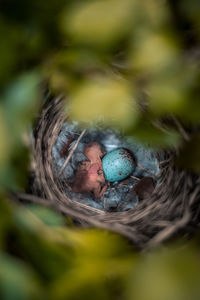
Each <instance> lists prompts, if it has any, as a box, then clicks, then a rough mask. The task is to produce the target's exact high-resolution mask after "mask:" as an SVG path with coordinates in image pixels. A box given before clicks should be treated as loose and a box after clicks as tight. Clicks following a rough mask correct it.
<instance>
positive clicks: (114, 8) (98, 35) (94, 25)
mask: <svg viewBox="0 0 200 300" xmlns="http://www.w3.org/2000/svg"><path fill="white" fill-rule="evenodd" d="M133 4H134V1H132V0H124V1H123V2H122V1H120V0H114V1H113V0H107V1H89V2H85V3H81V4H77V3H76V6H75V7H74V8H73V10H71V11H67V13H65V14H64V16H63V19H62V23H61V24H62V25H61V26H62V29H63V31H64V32H66V33H67V34H68V33H69V34H70V36H71V38H72V39H73V40H75V41H78V42H81V43H83V44H89V45H97V46H98V47H101V46H103V47H107V46H110V45H112V44H113V43H114V42H116V41H118V40H119V39H120V38H121V37H122V36H123V35H124V34H126V33H127V32H128V31H130V29H131V25H132V14H133V12H134V9H133Z"/></svg>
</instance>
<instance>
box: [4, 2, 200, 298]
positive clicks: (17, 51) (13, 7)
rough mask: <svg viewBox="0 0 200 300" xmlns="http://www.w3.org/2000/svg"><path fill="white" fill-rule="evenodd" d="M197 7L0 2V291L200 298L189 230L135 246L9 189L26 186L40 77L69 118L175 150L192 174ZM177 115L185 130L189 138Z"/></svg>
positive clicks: (198, 139) (196, 159)
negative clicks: (22, 200)
mask: <svg viewBox="0 0 200 300" xmlns="http://www.w3.org/2000/svg"><path fill="white" fill-rule="evenodd" d="M199 14H200V2H199V0H191V1H187V0H178V1H172V0H168V1H164V0H148V1H139V0H124V1H120V0H98V1H88V0H87V1H80V0H79V1H78V0H76V1H75V0H73V1H72V0H59V1H56V0H49V1H40V0H34V1H33V0H1V2H0V37H1V43H0V198H1V201H0V298H1V299H5V300H10V299H19V300H23V299H54V300H55V299H94V298H95V299H127V300H129V299H130V300H132V299H136V300H140V299H141V300H145V299H148V300H151V299H152V300H157V299H158V300H162V299H164V300H173V299H174V300H179V299H180V300H185V299H190V300H191V299H192V300H195V299H199V298H200V286H199V283H198V278H199V275H200V271H199V270H200V266H199V264H200V259H199V258H200V257H199V237H198V234H197V237H196V238H195V239H194V240H192V241H187V242H186V241H184V239H182V240H179V241H174V242H173V243H170V244H168V245H165V247H164V246H162V247H161V248H159V249H154V250H151V251H148V252H144V253H138V252H136V251H134V250H133V249H132V248H131V246H130V245H129V243H128V241H126V240H125V239H123V238H121V237H119V236H117V235H115V234H112V233H109V232H106V231H100V230H89V229H88V230H86V229H84V230H83V229H82V230H81V229H76V228H74V227H73V225H72V222H71V221H70V219H68V218H66V217H63V216H60V215H58V214H57V213H55V212H53V211H51V210H50V209H47V208H44V207H40V206H36V205H33V204H32V205H29V206H25V207H24V206H21V205H19V204H16V203H13V201H12V200H11V199H10V197H9V193H8V191H9V192H10V191H24V189H25V187H26V186H27V179H28V166H29V158H30V152H29V146H30V145H29V143H30V140H29V136H30V132H31V128H32V125H33V123H34V122H35V119H36V118H37V116H38V114H39V111H40V108H41V106H42V103H43V102H44V98H45V92H44V91H45V87H46V86H47V84H48V87H49V91H50V92H51V93H52V94H55V95H57V94H62V95H63V97H64V98H65V99H66V100H65V101H66V108H67V109H70V116H71V118H72V119H76V120H78V121H79V122H83V124H84V125H85V126H88V125H89V126H91V125H92V124H94V123H101V124H102V123H103V124H105V125H106V126H107V125H109V126H115V127H117V128H119V129H121V130H122V131H123V133H124V134H128V135H133V136H134V137H135V138H137V139H138V140H140V141H143V142H148V143H150V144H151V145H152V146H153V147H155V148H159V149H160V148H161V149H173V148H175V147H176V148H178V149H179V153H180V155H179V157H178V159H177V161H176V163H177V165H178V166H179V167H184V168H189V169H192V170H194V171H196V172H199V170H200V135H199V133H198V130H197V129H198V126H199V119H200V100H199V95H200V93H199V90H200V86H199V80H200V18H199ZM174 117H175V118H176V120H178V121H179V122H180V123H182V124H183V126H185V127H186V128H193V130H194V133H195V134H194V135H193V137H192V138H191V139H190V140H188V141H187V143H186V142H185V140H184V139H183V136H182V135H181V134H180V131H179V130H177V127H176V126H175V123H174V122H171V120H172V119H173V118H174ZM165 120H168V121H167V122H164V121H165ZM160 122H164V123H162V124H165V125H164V127H163V126H160ZM178 124H179V123H178ZM183 245H184V246H183Z"/></svg>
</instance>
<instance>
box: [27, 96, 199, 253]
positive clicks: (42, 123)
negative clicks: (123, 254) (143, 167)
mask: <svg viewBox="0 0 200 300" xmlns="http://www.w3.org/2000/svg"><path fill="white" fill-rule="evenodd" d="M65 122H66V120H65V116H64V115H63V113H62V99H61V98H53V99H49V101H48V102H47V103H46V105H45V107H44V109H43V111H42V113H41V116H40V120H39V122H38V124H37V127H36V128H35V131H34V136H35V145H34V164H33V182H32V184H31V193H33V194H34V195H37V196H39V197H40V198H37V199H38V201H39V199H40V200H41V198H45V199H46V200H45V201H43V200H41V202H42V203H43V202H46V203H48V204H49V205H52V206H54V207H56V208H57V209H58V210H59V211H61V212H62V213H64V214H66V215H69V216H71V217H73V218H74V220H75V221H76V223H77V224H79V225H80V226H83V227H85V226H86V227H88V226H95V227H99V228H104V229H108V230H111V231H114V232H118V233H120V234H122V235H124V236H126V237H127V238H129V239H130V240H131V241H132V242H133V244H134V245H135V246H137V247H139V248H144V247H147V246H148V247H150V246H155V245H158V244H160V243H162V242H163V241H165V240H167V239H169V238H171V237H172V236H174V235H176V234H177V233H179V232H181V234H182V235H185V236H188V235H190V234H191V233H193V232H195V231H196V229H197V228H198V227H199V225H200V222H199V220H200V218H199V217H200V206H199V202H200V176H198V175H196V174H194V173H192V172H188V171H185V170H178V169H176V168H175V167H174V166H173V156H174V154H171V153H167V152H163V153H162V155H159V154H158V157H157V158H158V162H159V170H160V172H159V178H158V181H159V183H158V184H157V186H156V188H155V191H154V193H153V194H152V196H151V197H150V198H148V199H145V200H143V201H140V202H139V203H138V204H137V205H136V206H135V207H134V208H132V209H129V210H128V211H122V212H121V211H120V212H112V213H110V212H107V211H103V210H100V209H96V208H95V207H92V206H88V205H85V204H83V203H80V202H78V201H74V200H72V199H70V198H69V197H68V196H67V194H66V191H65V190H64V189H63V182H62V180H61V179H60V178H58V176H56V174H55V170H54V159H53V156H52V149H53V146H54V145H55V142H56V139H57V137H58V135H59V132H60V131H61V128H62V126H63V124H64V123H65Z"/></svg>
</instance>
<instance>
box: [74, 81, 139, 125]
mask: <svg viewBox="0 0 200 300" xmlns="http://www.w3.org/2000/svg"><path fill="white" fill-rule="evenodd" d="M138 116H139V112H138V109H137V104H136V101H135V99H134V98H133V95H132V90H131V88H130V86H129V84H128V82H126V81H125V80H121V79H117V80H116V79H112V78H106V77H104V78H99V79H96V80H90V81H89V80H88V81H85V82H84V83H83V84H82V85H80V86H79V88H78V89H77V90H76V91H75V92H74V93H73V94H72V95H71V117H72V118H73V119H75V120H79V121H82V122H86V123H89V122H94V123H95V122H102V123H105V124H106V125H111V126H112V125H115V126H118V127H121V128H127V127H129V126H131V125H132V126H133V125H134V124H135V123H136V122H137V120H138Z"/></svg>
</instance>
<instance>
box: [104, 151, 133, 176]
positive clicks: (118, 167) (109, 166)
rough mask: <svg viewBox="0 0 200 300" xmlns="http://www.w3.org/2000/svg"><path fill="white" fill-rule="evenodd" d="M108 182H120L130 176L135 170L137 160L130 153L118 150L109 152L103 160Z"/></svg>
mask: <svg viewBox="0 0 200 300" xmlns="http://www.w3.org/2000/svg"><path fill="white" fill-rule="evenodd" d="M102 167H103V171H104V175H105V178H106V180H108V181H110V182H114V181H119V180H123V179H125V178H126V177H127V176H129V175H130V174H131V173H132V172H133V171H134V169H135V160H134V157H133V155H132V154H131V153H130V151H128V150H126V149H124V148H118V149H115V150H112V151H110V152H108V153H107V154H106V155H105V156H104V157H103V159H102Z"/></svg>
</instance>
